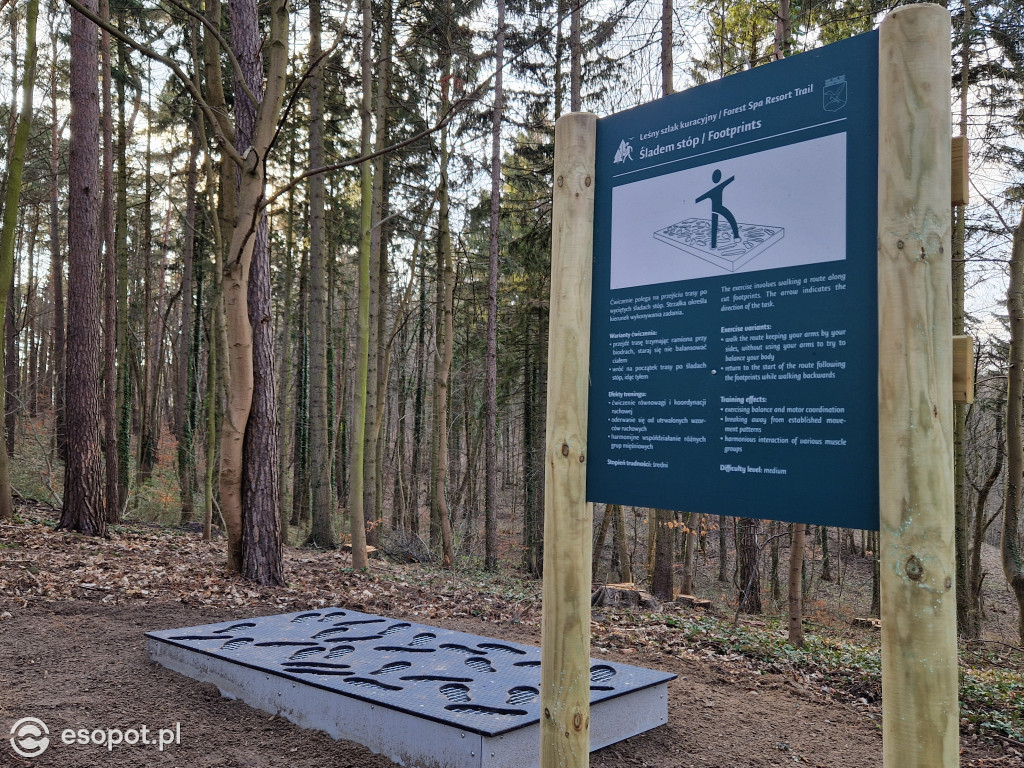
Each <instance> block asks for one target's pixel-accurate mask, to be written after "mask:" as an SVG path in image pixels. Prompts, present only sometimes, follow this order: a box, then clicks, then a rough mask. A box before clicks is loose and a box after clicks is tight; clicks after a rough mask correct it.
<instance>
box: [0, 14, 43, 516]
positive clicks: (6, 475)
mask: <svg viewBox="0 0 1024 768" xmlns="http://www.w3.org/2000/svg"><path fill="white" fill-rule="evenodd" d="M38 16H39V0H29V3H28V6H27V7H26V12H25V67H24V76H23V77H22V90H21V113H20V115H19V116H18V127H17V129H16V130H15V134H14V142H13V143H12V145H11V157H10V160H9V161H8V166H7V192H6V196H5V199H4V213H3V223H2V224H0V308H2V309H4V311H3V312H0V315H4V314H6V306H3V305H4V304H5V303H6V296H7V288H6V286H9V285H11V284H12V283H13V280H14V245H15V231H16V230H17V228H18V213H19V207H18V200H19V199H20V197H21V182H22V178H23V173H24V169H25V152H26V149H27V147H28V139H29V131H30V130H31V129H32V103H33V92H34V90H35V88H34V87H33V85H32V84H33V83H35V78H36V20H37V18H38ZM2 367H3V366H0V368H2ZM4 397H5V392H4V391H3V388H2V387H0V406H4V407H0V411H4V410H6V406H5V403H4ZM13 513H14V508H13V505H12V500H11V476H10V465H9V463H8V457H7V451H5V450H0V520H6V519H9V518H10V517H11V516H12V515H13Z"/></svg>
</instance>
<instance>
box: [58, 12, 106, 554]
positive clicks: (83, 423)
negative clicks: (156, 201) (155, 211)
mask: <svg viewBox="0 0 1024 768" xmlns="http://www.w3.org/2000/svg"><path fill="white" fill-rule="evenodd" d="M82 5H83V6H84V7H85V9H86V10H88V11H90V12H92V13H94V14H95V13H96V11H97V7H96V0H84V2H83V3H82ZM98 60H99V33H98V30H97V28H96V25H95V23H93V22H92V21H91V20H90V19H88V18H86V17H85V16H83V15H82V14H81V13H79V12H78V11H76V10H73V11H72V13H71V156H70V159H69V161H68V177H69V185H70V188H69V196H68V244H69V249H68V332H67V365H66V368H65V371H66V384H65V396H66V398H67V401H66V423H67V437H68V455H67V462H66V464H65V469H64V505H63V509H62V512H61V519H60V523H59V525H58V529H67V530H72V531H78V532H80V533H87V534H92V535H95V536H102V535H103V534H104V533H106V509H105V507H104V504H103V455H102V449H101V446H100V432H101V429H100V425H101V417H100V359H101V358H100V338H101V326H100V308H101V306H102V304H101V302H100V228H99V224H100V215H99V214H100V205H99V204H100V199H99V193H100V168H99V152H98V150H99V146H98V143H97V141H96V137H97V136H99V132H100V109H99V106H100V105H99V87H98V82H99V80H98V77H97V71H96V65H97V62H98Z"/></svg>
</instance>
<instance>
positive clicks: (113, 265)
mask: <svg viewBox="0 0 1024 768" xmlns="http://www.w3.org/2000/svg"><path fill="white" fill-rule="evenodd" d="M100 17H101V18H102V19H103V20H104V21H109V20H110V2H109V0H100ZM100 67H101V69H102V71H103V197H102V202H101V205H100V209H101V210H100V218H101V220H102V223H103V427H104V443H105V444H104V447H103V448H104V450H103V452H104V459H105V462H106V464H105V467H104V471H105V473H106V494H105V495H106V502H107V509H106V515H107V522H108V523H116V522H118V521H119V520H120V519H121V505H120V495H119V494H118V476H119V474H120V473H119V471H118V459H119V458H120V455H119V451H118V445H117V441H118V419H117V417H118V413H117V252H116V245H115V242H114V240H115V238H114V108H113V98H112V92H111V88H112V84H113V74H112V70H111V65H110V33H109V32H107V31H106V30H103V31H102V32H101V33H100Z"/></svg>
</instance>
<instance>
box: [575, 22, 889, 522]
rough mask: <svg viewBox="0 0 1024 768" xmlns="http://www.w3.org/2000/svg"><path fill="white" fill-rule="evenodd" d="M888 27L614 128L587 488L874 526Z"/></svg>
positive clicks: (602, 179) (706, 89)
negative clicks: (882, 110) (881, 144)
mask: <svg viewBox="0 0 1024 768" xmlns="http://www.w3.org/2000/svg"><path fill="white" fill-rule="evenodd" d="M877 123H878V35H877V32H873V33H868V34H865V35H860V36H858V37H855V38H851V39H849V40H845V41H842V42H839V43H835V44H833V45H829V46H826V47H824V48H821V49H818V50H815V51H811V52H808V53H804V54H800V55H798V56H794V57H792V58H789V59H786V60H783V61H780V62H776V63H774V64H771V65H768V66H765V67H760V68H757V69H753V70H750V71H748V72H744V73H741V74H737V75H734V76H730V77H727V78H724V79H722V80H720V81H716V82H712V83H709V84H706V85H702V86H699V87H696V88H692V89H690V90H688V91H685V92H682V93H679V94H675V95H672V96H669V97H666V98H663V99H660V100H658V101H655V102H652V103H650V104H646V105H644V106H641V107H637V108H636V109H632V110H629V111H626V112H622V113H619V114H615V115H612V116H609V117H606V118H604V119H601V120H599V121H598V125H597V145H596V147H597V148H596V173H595V178H596V182H595V211H594V221H595V227H594V272H593V301H592V305H591V306H592V312H591V349H590V372H591V384H590V402H589V426H588V437H587V445H588V451H589V457H588V474H587V497H588V499H589V500H592V501H600V502H607V503H623V504H633V505H637V506H645V507H656V508H665V509H676V510H685V511H692V512H704V513H712V514H727V515H736V516H748V517H759V518H770V519H776V520H786V521H793V522H807V523H815V524H822V525H832V526H842V527H850V528H867V529H877V527H878V415H877V414H878V351H877V350H878V330H877V317H878V311H877V284H876V279H877V211H876V201H877V167H876V164H877V142H878V134H877V130H878V129H877Z"/></svg>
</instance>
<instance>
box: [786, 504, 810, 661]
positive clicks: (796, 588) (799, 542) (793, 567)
mask: <svg viewBox="0 0 1024 768" xmlns="http://www.w3.org/2000/svg"><path fill="white" fill-rule="evenodd" d="M806 533H807V525H806V524H805V523H793V538H792V541H791V542H790V545H789V642H791V643H792V644H793V645H795V646H796V647H797V648H803V646H804V624H803V619H804V602H803V595H804V593H803V583H804V580H803V573H804V536H805V535H806Z"/></svg>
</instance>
